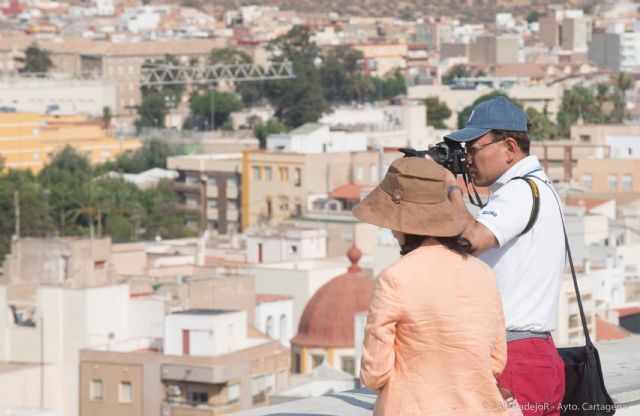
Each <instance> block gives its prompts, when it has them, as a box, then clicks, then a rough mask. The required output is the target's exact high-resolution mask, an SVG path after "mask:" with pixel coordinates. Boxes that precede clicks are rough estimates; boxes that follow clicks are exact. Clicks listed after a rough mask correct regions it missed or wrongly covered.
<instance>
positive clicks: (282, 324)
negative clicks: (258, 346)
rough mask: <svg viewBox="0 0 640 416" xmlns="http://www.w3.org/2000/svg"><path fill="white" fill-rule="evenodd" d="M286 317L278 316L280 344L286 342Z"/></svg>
mask: <svg viewBox="0 0 640 416" xmlns="http://www.w3.org/2000/svg"><path fill="white" fill-rule="evenodd" d="M287 332H288V331H287V316H286V315H280V342H283V343H284V342H287Z"/></svg>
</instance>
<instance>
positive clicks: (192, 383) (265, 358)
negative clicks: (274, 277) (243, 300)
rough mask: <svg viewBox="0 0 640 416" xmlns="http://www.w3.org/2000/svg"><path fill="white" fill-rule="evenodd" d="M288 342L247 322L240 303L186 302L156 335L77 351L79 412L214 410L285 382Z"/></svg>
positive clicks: (258, 400)
mask: <svg viewBox="0 0 640 416" xmlns="http://www.w3.org/2000/svg"><path fill="white" fill-rule="evenodd" d="M288 367H289V353H288V350H287V349H286V348H285V347H284V346H283V345H282V344H280V343H279V342H278V341H275V340H272V339H270V338H268V337H266V336H264V335H263V334H260V333H258V332H257V331H255V330H254V329H252V328H250V327H247V314H246V312H245V311H229V310H215V309H191V310H185V311H181V312H177V313H173V314H170V315H168V316H167V317H166V319H165V332H164V338H163V339H160V338H156V339H154V338H137V339H130V340H126V341H124V342H121V343H117V344H113V345H111V346H110V347H108V348H107V347H106V346H105V347H99V348H91V349H84V350H81V351H80V389H79V390H80V393H79V399H80V401H79V403H80V415H81V416H101V415H104V416H107V415H114V414H118V415H126V416H129V415H132V416H133V415H136V416H138V415H139V416H157V415H158V414H161V415H163V416H165V415H166V416H204V415H207V416H216V415H222V414H228V413H233V412H237V411H240V410H244V409H249V408H251V407H253V406H257V405H261V404H265V403H266V399H267V395H269V394H272V393H275V392H277V391H279V390H282V389H284V388H286V387H287V386H288V383H289V380H288Z"/></svg>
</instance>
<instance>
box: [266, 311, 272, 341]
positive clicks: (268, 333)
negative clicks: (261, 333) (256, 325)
mask: <svg viewBox="0 0 640 416" xmlns="http://www.w3.org/2000/svg"><path fill="white" fill-rule="evenodd" d="M267 336H268V337H269V338H273V316H271V315H269V316H268V317H267Z"/></svg>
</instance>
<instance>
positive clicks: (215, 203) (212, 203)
mask: <svg viewBox="0 0 640 416" xmlns="http://www.w3.org/2000/svg"><path fill="white" fill-rule="evenodd" d="M209 208H218V199H217V198H209Z"/></svg>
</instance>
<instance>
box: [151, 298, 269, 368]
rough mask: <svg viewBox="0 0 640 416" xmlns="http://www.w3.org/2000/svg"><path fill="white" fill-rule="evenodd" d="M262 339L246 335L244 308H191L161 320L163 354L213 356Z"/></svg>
mask: <svg viewBox="0 0 640 416" xmlns="http://www.w3.org/2000/svg"><path fill="white" fill-rule="evenodd" d="M262 342H264V340H262V339H249V338H247V312H246V311H229V310H218V309H190V310H186V311H181V312H174V313H172V314H169V315H167V316H166V318H165V321H164V349H163V351H164V354H166V355H192V356H199V357H204V356H208V357H215V356H217V355H222V354H228V353H231V352H234V351H238V350H241V349H244V348H250V347H252V346H255V345H258V344H260V343H262Z"/></svg>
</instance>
